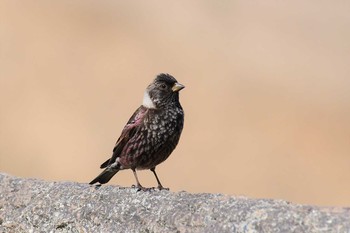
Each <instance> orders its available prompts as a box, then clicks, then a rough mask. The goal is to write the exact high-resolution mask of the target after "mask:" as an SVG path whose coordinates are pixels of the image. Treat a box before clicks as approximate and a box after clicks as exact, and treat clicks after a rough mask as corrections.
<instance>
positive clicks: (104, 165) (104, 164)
mask: <svg viewBox="0 0 350 233" xmlns="http://www.w3.org/2000/svg"><path fill="white" fill-rule="evenodd" d="M109 161H111V159H107V161H106V162H104V163H102V164H101V166H100V168H105V167H107V166H108V165H109Z"/></svg>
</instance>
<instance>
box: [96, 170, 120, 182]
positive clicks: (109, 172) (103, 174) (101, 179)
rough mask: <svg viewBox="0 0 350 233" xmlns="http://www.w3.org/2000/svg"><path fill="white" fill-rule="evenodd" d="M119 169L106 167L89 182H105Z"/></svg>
mask: <svg viewBox="0 0 350 233" xmlns="http://www.w3.org/2000/svg"><path fill="white" fill-rule="evenodd" d="M118 171H119V169H113V168H110V167H108V168H106V169H105V170H104V171H103V172H101V174H100V175H98V176H97V177H96V178H95V179H93V180H92V181H91V182H90V183H89V184H95V183H97V182H98V183H100V184H105V183H107V182H108V181H110V179H112V177H113V176H114V175H115V174H116V173H117V172H118Z"/></svg>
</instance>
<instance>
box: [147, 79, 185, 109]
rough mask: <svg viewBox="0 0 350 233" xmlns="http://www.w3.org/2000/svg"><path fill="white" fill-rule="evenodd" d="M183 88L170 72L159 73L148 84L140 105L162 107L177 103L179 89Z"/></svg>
mask: <svg viewBox="0 0 350 233" xmlns="http://www.w3.org/2000/svg"><path fill="white" fill-rule="evenodd" d="M183 88H185V86H184V85H182V84H180V83H178V82H177V81H176V79H175V78H174V77H173V76H171V75H170V74H159V75H158V76H157V77H156V78H155V79H154V81H153V82H152V83H151V84H150V85H148V87H147V89H146V91H145V94H144V97H143V103H142V105H143V106H145V107H146V108H164V107H166V106H168V105H171V104H179V91H180V90H182V89H183Z"/></svg>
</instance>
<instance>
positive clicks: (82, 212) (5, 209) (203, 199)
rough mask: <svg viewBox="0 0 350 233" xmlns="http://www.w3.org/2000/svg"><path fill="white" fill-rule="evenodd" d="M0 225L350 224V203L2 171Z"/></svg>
mask: <svg viewBox="0 0 350 233" xmlns="http://www.w3.org/2000/svg"><path fill="white" fill-rule="evenodd" d="M0 232H350V209H349V208H320V207H314V206H303V205H296V204H292V203H288V202H286V201H281V200H268V199H249V198H245V197H233V196H226V195H222V194H204V193H202V194H191V193H187V192H179V193H172V192H169V191H164V190H163V191H158V190H153V191H147V192H143V191H139V192H137V191H136V190H135V189H132V188H121V187H117V186H109V185H106V186H102V187H100V188H96V187H94V186H90V185H88V184H80V183H73V182H45V181H41V180H36V179H21V178H15V177H12V176H9V175H6V174H1V173H0Z"/></svg>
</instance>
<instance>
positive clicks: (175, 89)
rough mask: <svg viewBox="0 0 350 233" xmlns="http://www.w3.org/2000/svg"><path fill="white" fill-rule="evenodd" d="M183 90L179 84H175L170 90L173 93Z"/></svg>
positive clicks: (182, 86)
mask: <svg viewBox="0 0 350 233" xmlns="http://www.w3.org/2000/svg"><path fill="white" fill-rule="evenodd" d="M184 88H185V86H184V85H182V84H180V83H175V84H174V86H173V87H172V88H171V90H173V92H176V91H180V90H182V89H184Z"/></svg>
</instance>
